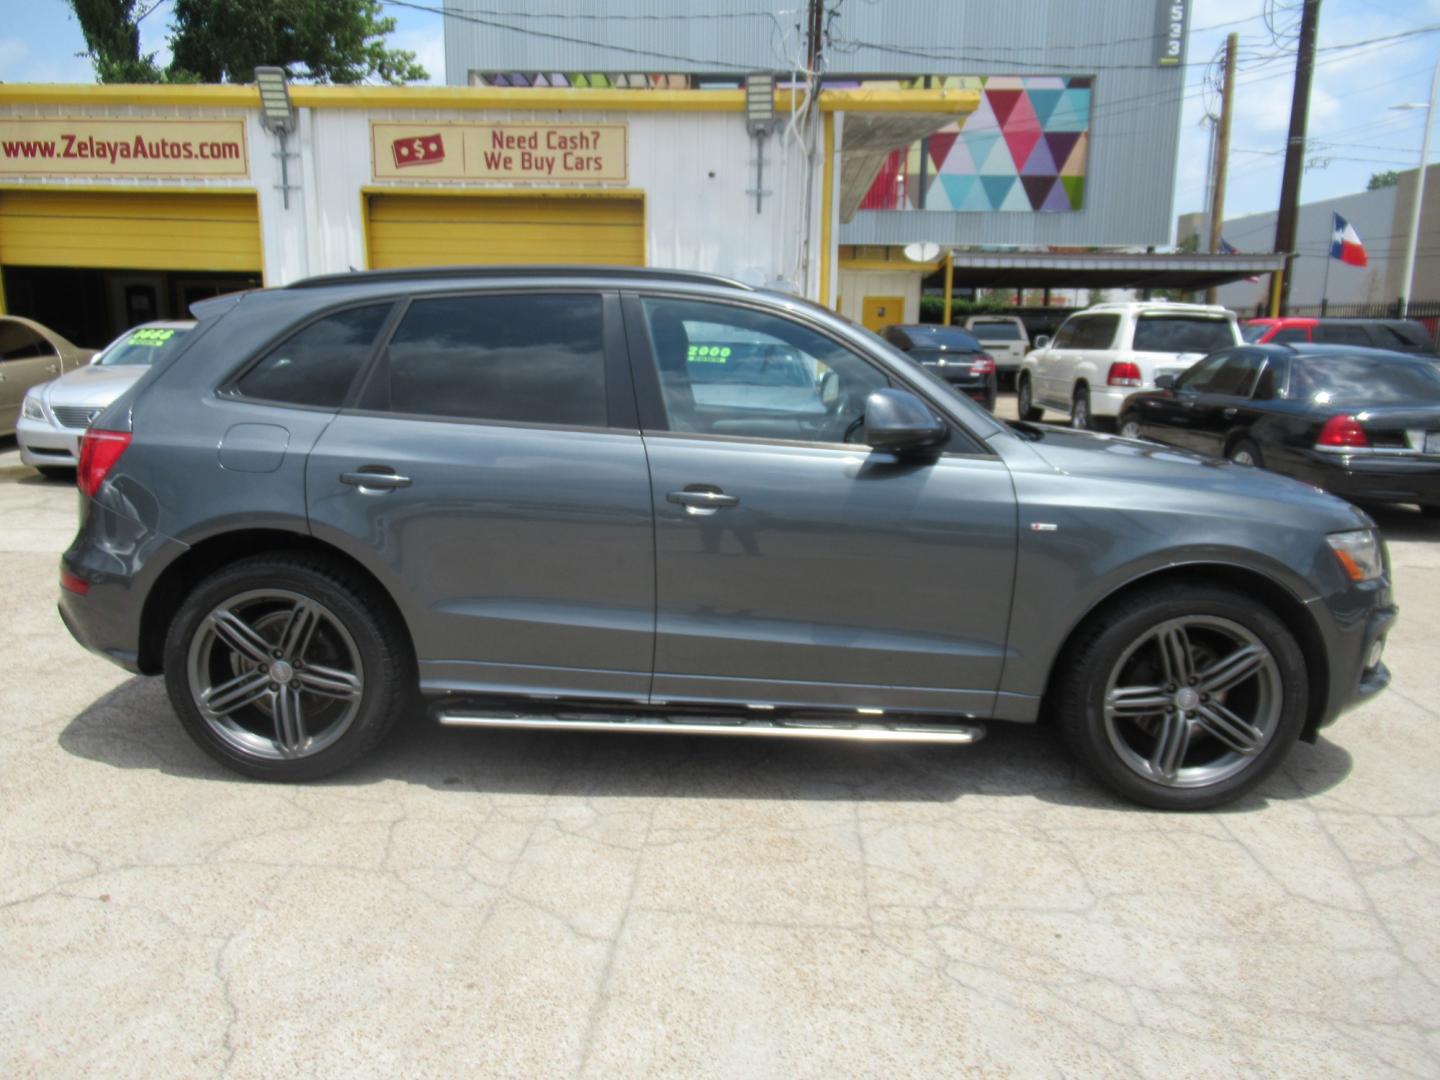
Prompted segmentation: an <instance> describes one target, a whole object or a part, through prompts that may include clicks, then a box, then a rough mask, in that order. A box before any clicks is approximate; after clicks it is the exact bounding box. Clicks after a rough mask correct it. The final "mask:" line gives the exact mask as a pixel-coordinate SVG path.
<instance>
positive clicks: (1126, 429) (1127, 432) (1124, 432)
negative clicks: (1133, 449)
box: [1115, 412, 1145, 439]
mask: <svg viewBox="0 0 1440 1080" xmlns="http://www.w3.org/2000/svg"><path fill="white" fill-rule="evenodd" d="M1115 430H1116V431H1117V432H1119V434H1120V436H1121V438H1125V439H1143V438H1144V437H1145V436H1143V435H1141V434H1140V416H1139V414H1138V413H1134V412H1127V413H1126V414H1125V415H1124V416H1122V417H1120V423H1119V425H1118V426H1117V427H1116V429H1115Z"/></svg>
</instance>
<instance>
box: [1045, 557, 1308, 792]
mask: <svg viewBox="0 0 1440 1080" xmlns="http://www.w3.org/2000/svg"><path fill="white" fill-rule="evenodd" d="M1062 663H1063V664H1064V668H1063V670H1062V672H1061V674H1060V677H1059V679H1058V680H1057V685H1056V698H1055V705H1056V709H1057V718H1058V722H1059V726H1060V729H1061V732H1062V734H1063V736H1064V738H1065V741H1066V742H1067V743H1068V744H1069V746H1070V748H1071V750H1072V751H1073V752H1074V753H1075V755H1076V757H1077V758H1079V760H1080V761H1081V762H1082V763H1083V764H1084V765H1085V766H1086V767H1087V768H1088V769H1089V770H1090V771H1091V772H1092V773H1093V774H1094V775H1095V776H1096V777H1097V778H1099V779H1100V780H1101V781H1102V782H1104V783H1105V784H1107V785H1108V786H1110V787H1111V788H1113V789H1114V790H1115V791H1117V792H1119V793H1120V794H1122V795H1124V796H1126V797H1127V798H1130V799H1133V800H1135V801H1136V802H1140V803H1144V804H1146V805H1148V806H1154V807H1158V808H1160V809H1163V810H1203V809H1207V808H1209V807H1213V806H1218V805H1220V804H1221V803H1225V802H1229V801H1231V800H1232V799H1235V798H1238V797H1239V796H1240V795H1242V794H1244V793H1245V792H1247V791H1249V790H1251V789H1252V788H1253V787H1255V785H1256V784H1258V783H1260V782H1261V781H1262V780H1263V779H1264V778H1265V777H1266V776H1268V775H1269V774H1270V772H1271V771H1273V770H1274V769H1275V768H1276V767H1277V766H1278V765H1279V764H1280V762H1281V761H1282V760H1283V759H1284V758H1285V756H1286V755H1287V754H1288V753H1289V752H1290V750H1291V748H1292V747H1293V746H1294V744H1295V741H1296V740H1297V738H1298V737H1299V735H1300V731H1301V729H1302V727H1303V726H1304V722H1305V707H1306V700H1307V693H1308V682H1307V677H1306V668H1305V659H1304V655H1303V654H1302V653H1301V651H1300V647H1299V645H1298V644H1297V643H1296V641H1295V637H1294V635H1293V634H1291V632H1290V631H1289V630H1288V629H1287V628H1286V626H1285V625H1284V623H1282V622H1281V621H1280V620H1279V619H1278V618H1276V617H1275V615H1274V613H1272V612H1271V611H1270V610H1269V609H1268V608H1266V607H1264V606H1263V605H1261V604H1259V603H1257V602H1256V601H1254V600H1252V599H1251V598H1249V597H1248V596H1246V595H1245V594H1244V593H1241V592H1238V591H1236V590H1232V589H1228V588H1224V587H1220V586H1210V585H1180V584H1176V585H1167V586H1160V587H1157V588H1154V589H1147V590H1144V591H1143V592H1139V593H1136V594H1134V595H1132V596H1131V597H1129V598H1127V599H1124V600H1122V601H1120V602H1119V603H1117V604H1115V605H1113V606H1111V607H1110V608H1108V609H1106V610H1104V611H1103V612H1102V613H1101V614H1100V615H1099V616H1098V617H1096V618H1095V619H1093V620H1091V622H1090V623H1089V624H1087V625H1086V626H1085V627H1084V629H1083V630H1082V631H1081V632H1080V636H1079V637H1078V639H1077V640H1076V641H1075V643H1074V644H1073V645H1072V647H1070V648H1069V649H1067V651H1066V655H1065V657H1064V659H1063V660H1062Z"/></svg>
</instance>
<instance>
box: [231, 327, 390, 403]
mask: <svg viewBox="0 0 1440 1080" xmlns="http://www.w3.org/2000/svg"><path fill="white" fill-rule="evenodd" d="M390 308H391V305H390V304H389V303H388V302H387V303H384V304H370V305H367V306H365V307H356V308H347V309H346V310H344V311H337V312H335V313H334V314H333V315H326V316H324V317H323V318H320V319H316V320H315V321H314V322H312V323H310V324H309V325H308V326H306V327H304V328H303V329H301V330H298V331H296V332H295V333H294V334H292V335H291V336H290V337H288V338H286V339H285V341H283V342H281V343H280V344H279V345H277V346H276V347H275V348H273V349H271V350H270V352H268V353H267V354H266V355H265V356H264V357H262V358H261V360H260V362H259V363H257V364H255V365H254V366H253V367H251V368H250V370H249V371H247V372H245V374H244V375H241V376H240V378H239V379H237V380H236V382H235V389H236V391H237V392H238V393H240V394H241V395H242V396H243V397H247V398H255V399H257V400H260V401H273V402H277V403H279V404H283V405H309V406H313V407H316V408H324V409H338V408H339V407H340V406H341V405H342V404H344V402H345V395H346V394H348V393H349V392H350V385H351V384H352V383H353V382H354V381H355V376H357V375H358V374H360V369H361V368H362V367H364V365H365V361H366V360H368V359H369V357H370V351H371V350H372V349H373V348H374V346H375V338H376V336H377V335H378V334H379V333H380V327H381V326H383V325H384V323H385V317H386V316H387V315H389V314H390Z"/></svg>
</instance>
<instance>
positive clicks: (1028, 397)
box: [1015, 375, 1045, 424]
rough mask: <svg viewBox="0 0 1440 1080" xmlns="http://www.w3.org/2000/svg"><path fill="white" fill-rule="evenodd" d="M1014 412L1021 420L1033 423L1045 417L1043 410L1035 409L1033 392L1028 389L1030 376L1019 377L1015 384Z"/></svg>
mask: <svg viewBox="0 0 1440 1080" xmlns="http://www.w3.org/2000/svg"><path fill="white" fill-rule="evenodd" d="M1015 411H1016V413H1017V414H1018V415H1019V417H1020V419H1021V420H1028V421H1029V422H1030V423H1032V424H1033V423H1034V422H1035V421H1037V420H1039V419H1040V418H1041V417H1043V416H1044V415H1045V410H1044V409H1037V408H1036V407H1035V396H1034V392H1033V391H1032V390H1031V389H1030V376H1029V375H1020V376H1018V377H1017V380H1016V383H1015Z"/></svg>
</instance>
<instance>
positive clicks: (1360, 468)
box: [1299, 450, 1440, 506]
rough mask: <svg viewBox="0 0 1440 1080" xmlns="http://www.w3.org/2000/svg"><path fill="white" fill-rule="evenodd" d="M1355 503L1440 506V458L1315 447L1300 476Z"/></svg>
mask: <svg viewBox="0 0 1440 1080" xmlns="http://www.w3.org/2000/svg"><path fill="white" fill-rule="evenodd" d="M1299 478H1300V479H1301V480H1306V481H1308V482H1310V483H1312V484H1314V485H1315V486H1316V487H1320V488H1324V489H1325V490H1326V491H1328V492H1330V493H1331V494H1334V495H1339V496H1340V497H1341V498H1342V499H1349V500H1350V501H1351V502H1379V503H1420V504H1422V505H1424V506H1440V459H1436V458H1433V457H1429V458H1427V457H1420V456H1418V455H1417V456H1415V457H1409V456H1404V455H1400V454H1335V453H1327V452H1325V451H1321V450H1311V451H1308V452H1307V453H1306V454H1305V455H1304V465H1303V472H1302V473H1301V474H1300V477H1299Z"/></svg>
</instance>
